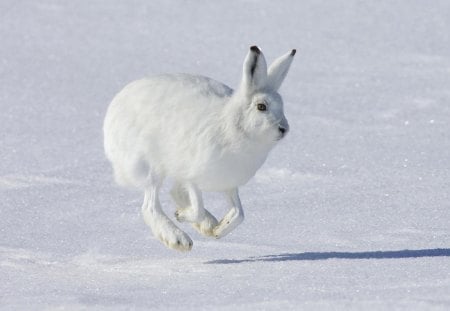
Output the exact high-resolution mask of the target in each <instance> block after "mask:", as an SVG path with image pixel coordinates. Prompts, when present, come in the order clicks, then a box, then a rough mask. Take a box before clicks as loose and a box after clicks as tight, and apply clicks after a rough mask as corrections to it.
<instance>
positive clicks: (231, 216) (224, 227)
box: [213, 208, 244, 239]
mask: <svg viewBox="0 0 450 311" xmlns="http://www.w3.org/2000/svg"><path fill="white" fill-rule="evenodd" d="M243 220H244V215H243V214H242V213H240V212H239V210H238V209H236V208H232V209H231V210H230V211H229V212H228V213H227V214H226V215H225V216H224V217H223V219H222V220H221V221H220V222H219V224H218V225H217V226H216V227H215V228H214V229H213V235H214V237H216V238H217V239H220V238H222V237H224V236H225V235H227V234H228V233H230V232H231V231H233V230H234V229H235V228H236V227H237V226H238V225H239V224H240V223H241V222H242V221H243Z"/></svg>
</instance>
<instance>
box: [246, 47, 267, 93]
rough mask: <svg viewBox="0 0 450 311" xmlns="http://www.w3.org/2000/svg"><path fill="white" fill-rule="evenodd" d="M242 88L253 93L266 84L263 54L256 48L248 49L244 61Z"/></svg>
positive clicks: (265, 67)
mask: <svg viewBox="0 0 450 311" xmlns="http://www.w3.org/2000/svg"><path fill="white" fill-rule="evenodd" d="M243 69H244V70H243V75H242V87H243V88H244V90H247V91H250V92H253V91H257V90H259V89H262V88H263V87H264V86H265V85H266V82H267V64H266V59H265V58H264V55H263V53H262V52H261V50H260V49H259V48H258V47H257V46H252V47H250V51H249V52H248V54H247V57H246V58H245V61H244V68H243Z"/></svg>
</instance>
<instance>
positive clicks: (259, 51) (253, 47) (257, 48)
mask: <svg viewBox="0 0 450 311" xmlns="http://www.w3.org/2000/svg"><path fill="white" fill-rule="evenodd" d="M250 51H252V52H255V53H256V54H260V53H261V50H260V49H259V47H257V46H256V45H252V46H251V47H250Z"/></svg>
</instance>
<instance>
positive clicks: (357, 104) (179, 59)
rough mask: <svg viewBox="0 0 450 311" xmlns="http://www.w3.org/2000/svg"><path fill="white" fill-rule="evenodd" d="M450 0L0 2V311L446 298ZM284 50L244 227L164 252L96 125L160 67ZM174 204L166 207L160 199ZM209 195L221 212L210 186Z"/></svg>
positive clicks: (232, 79)
mask: <svg viewBox="0 0 450 311" xmlns="http://www.w3.org/2000/svg"><path fill="white" fill-rule="evenodd" d="M449 16H450V2H449V1H445V0H442V1H440V0H436V1H420V0H404V1H400V0H399V1H390V0H389V1H387V0H384V1H356V0H336V1H315V0H310V1H276V2H274V1H268V0H267V1H222V2H216V1H175V0H170V1H144V0H142V1H140V0H139V1H138V0H133V1H110V0H108V1H107V0H103V1H57V0H54V1H50V0H41V1H14V0H2V1H1V2H0V42H1V43H0V143H1V144H0V158H1V161H0V198H1V203H0V211H1V214H0V309H2V310H44V309H45V310H84V309H93V310H129V309H131V310H148V309H156V310H158V309H159V310H206V309H208V310H292V309H308V310H309V309H312V310H321V309H323V310H330V309H333V310H352V309H353V310H379V309H384V310H387V309H390V310H392V309H400V310H430V309H436V310H448V309H450V195H449V189H450V187H449V186H450V122H449V121H450V36H449V33H450V18H449ZM252 44H258V45H259V46H260V47H261V48H262V49H263V51H264V53H265V55H266V57H267V59H268V61H269V62H270V61H271V60H273V59H274V58H275V57H277V56H279V55H281V54H282V53H285V52H287V51H288V50H289V49H291V48H297V51H298V53H297V55H296V59H295V61H294V64H293V66H292V68H291V71H290V73H289V75H288V77H287V78H286V81H285V83H284V86H283V87H282V89H281V93H282V95H283V97H284V100H285V106H286V107H285V108H286V115H287V117H288V119H289V121H290V125H291V132H290V134H289V135H288V137H287V138H286V140H285V141H283V142H282V143H281V144H280V145H279V146H278V147H277V148H276V149H274V151H273V152H272V153H271V155H270V158H269V160H268V161H267V162H266V164H265V165H264V166H263V168H262V169H261V170H260V171H259V172H258V174H257V175H256V177H255V178H254V179H253V180H252V181H251V182H250V183H249V184H248V185H246V186H245V187H243V188H242V189H241V198H242V201H243V205H244V209H245V211H246V220H245V222H244V223H243V224H242V225H241V226H240V227H238V228H237V229H236V230H235V231H234V232H232V233H231V234H230V235H229V236H227V237H226V238H224V239H223V240H211V239H207V238H204V237H201V236H199V235H198V234H196V233H195V232H194V230H193V229H191V228H189V227H188V226H187V225H182V228H183V229H184V230H186V231H187V232H188V233H189V234H190V235H191V236H192V237H193V240H194V248H193V250H192V251H191V252H190V253H178V252H175V251H173V250H169V249H166V248H164V246H163V245H162V244H161V243H159V242H158V241H157V240H155V239H154V238H153V237H152V236H151V233H150V230H149V228H148V227H146V226H145V224H144V222H143V220H142V218H141V216H140V205H141V201H142V194H141V193H137V192H133V191H129V190H126V189H121V188H119V187H117V186H116V185H115V184H114V183H113V177H112V172H111V168H110V166H109V164H108V163H107V161H106V159H105V157H104V155H103V149H102V132H101V127H102V121H103V117H104V114H105V111H106V108H107V105H108V104H109V102H110V100H111V99H112V97H113V96H114V94H115V93H116V92H118V91H119V90H120V89H121V87H123V86H124V85H125V84H126V83H128V82H130V81H132V80H135V79H138V78H141V77H143V76H147V75H151V74H156V73H162V72H189V73H199V74H203V75H207V76H210V77H212V78H214V79H217V80H220V81H223V82H225V83H227V84H229V85H230V86H232V87H235V86H236V85H237V83H238V81H239V79H240V74H241V66H242V62H243V59H244V57H245V54H246V53H247V49H248V47H249V46H250V45H252ZM162 200H163V204H164V206H165V209H166V211H168V213H169V214H172V213H173V210H174V208H173V204H172V202H170V200H169V198H168V196H167V190H165V194H164V195H163V198H162ZM205 202H206V205H207V207H208V208H209V209H210V210H211V211H212V212H213V213H214V214H216V215H217V216H222V215H223V214H224V213H225V212H226V210H227V207H226V206H225V205H224V201H223V200H222V198H221V197H220V196H218V195H215V194H208V195H207V196H206V198H205Z"/></svg>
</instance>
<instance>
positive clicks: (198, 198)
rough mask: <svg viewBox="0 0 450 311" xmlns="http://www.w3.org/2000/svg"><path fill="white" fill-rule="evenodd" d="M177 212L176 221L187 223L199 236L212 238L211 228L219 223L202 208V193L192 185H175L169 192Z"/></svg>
mask: <svg viewBox="0 0 450 311" xmlns="http://www.w3.org/2000/svg"><path fill="white" fill-rule="evenodd" d="M170 194H171V195H172V198H173V200H174V201H175V204H176V205H177V211H176V212H175V217H176V218H177V220H178V221H180V222H183V221H187V222H190V223H192V226H193V227H194V228H195V229H196V230H197V231H198V232H200V233H201V234H203V235H206V236H213V228H214V227H216V226H217V224H218V223H219V222H218V221H217V219H216V218H215V217H214V216H213V215H212V214H211V213H210V212H208V211H207V210H206V209H205V208H204V206H203V199H202V193H201V192H200V190H199V189H198V188H197V187H196V186H195V185H193V184H185V185H181V184H179V183H177V184H175V185H174V187H173V188H172V190H171V191H170Z"/></svg>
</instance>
